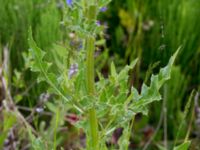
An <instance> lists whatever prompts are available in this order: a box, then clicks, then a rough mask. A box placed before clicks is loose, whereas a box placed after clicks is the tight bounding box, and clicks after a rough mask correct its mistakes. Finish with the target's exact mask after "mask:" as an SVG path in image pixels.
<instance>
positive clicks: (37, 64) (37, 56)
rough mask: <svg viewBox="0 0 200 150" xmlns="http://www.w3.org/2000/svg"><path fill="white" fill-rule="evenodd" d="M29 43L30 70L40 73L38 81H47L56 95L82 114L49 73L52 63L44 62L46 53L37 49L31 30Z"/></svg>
mask: <svg viewBox="0 0 200 150" xmlns="http://www.w3.org/2000/svg"><path fill="white" fill-rule="evenodd" d="M28 43H29V46H30V53H31V56H32V59H33V62H32V64H31V66H30V68H31V70H32V71H36V72H39V77H38V81H46V82H47V83H48V84H49V85H50V86H51V87H52V88H53V89H54V91H55V93H57V94H58V95H59V96H61V97H62V98H63V99H64V100H65V101H66V102H69V103H70V104H72V105H73V106H74V108H76V109H77V110H78V111H80V112H82V109H81V108H79V107H78V106H77V105H75V104H74V103H73V102H72V99H71V98H70V96H69V95H66V94H64V92H63V90H62V89H61V88H60V87H59V85H58V81H57V78H56V75H55V74H53V73H52V72H49V68H50V66H51V63H49V62H45V61H44V56H45V52H44V51H42V50H41V49H40V48H39V47H37V45H36V43H35V42H34V40H33V37H32V30H31V29H29V38H28Z"/></svg>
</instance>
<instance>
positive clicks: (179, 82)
mask: <svg viewBox="0 0 200 150" xmlns="http://www.w3.org/2000/svg"><path fill="white" fill-rule="evenodd" d="M64 4H65V3H64V1H62V0H54V1H53V0H51V1H50V0H20V1H17V0H9V1H8V0H7V1H5V0H0V49H1V50H0V53H1V54H0V56H1V58H0V66H2V65H3V61H4V59H5V58H4V57H5V56H4V51H5V47H7V49H8V51H9V56H8V57H9V63H8V64H9V70H8V71H7V78H8V81H9V86H10V88H11V91H12V95H13V96H15V97H14V100H15V102H16V104H20V105H23V106H26V107H32V106H34V105H35V104H37V99H38V97H39V96H40V95H41V94H42V93H44V92H45V90H46V87H45V86H46V85H43V84H39V85H37V84H36V81H35V75H34V74H33V73H31V72H30V71H29V70H28V69H27V63H28V62H29V60H26V58H27V57H26V52H27V51H28V44H27V42H28V41H27V35H28V33H27V32H28V28H29V27H30V26H31V27H32V28H33V34H34V38H35V40H36V42H37V44H38V45H39V47H41V48H42V49H44V50H45V51H51V50H52V49H53V43H64V42H65V40H66V35H65V33H64V29H63V28H62V20H63V11H62V9H63V7H64ZM199 8H200V1H199V0H179V1H177V0H157V1H151V0H113V1H112V2H111V4H110V5H109V7H108V10H107V11H106V12H104V13H101V14H100V16H99V19H100V20H101V22H103V23H105V24H107V26H108V28H107V30H106V33H105V37H106V38H107V41H106V47H107V48H106V49H105V50H104V51H107V52H108V54H109V55H106V54H104V55H101V56H100V57H103V58H104V59H102V60H105V59H106V63H105V62H104V63H103V64H104V66H101V67H100V68H99V69H101V70H102V71H105V70H107V69H106V68H107V66H109V62H110V61H111V60H114V61H115V62H116V64H118V69H119V68H121V67H123V66H124V65H125V64H127V63H129V62H131V61H132V60H133V59H135V58H139V59H140V61H139V63H138V64H137V68H136V69H135V70H134V72H133V75H134V77H133V79H132V80H133V81H132V82H133V84H134V85H135V86H136V87H137V88H138V89H139V88H140V85H141V83H142V81H145V82H147V83H148V81H149V74H151V73H154V72H156V71H157V70H158V68H160V66H164V65H166V63H167V62H168V60H169V58H170V56H171V55H172V54H173V53H174V52H175V51H176V50H177V49H178V47H179V46H181V47H182V48H181V53H180V54H179V56H178V60H177V63H176V64H177V66H175V67H174V69H173V72H172V79H171V80H170V81H169V82H168V83H167V84H166V86H165V87H164V89H163V95H164V99H166V100H165V101H166V107H167V129H168V130H167V131H168V132H167V133H168V140H169V141H173V140H174V139H175V137H176V132H177V129H178V124H179V123H180V122H181V121H182V119H183V111H184V105H185V103H186V101H187V99H188V97H189V95H190V92H191V91H192V90H193V89H196V90H198V89H199V88H200V61H199V60H200V19H199V17H198V16H199V14H200V9H199ZM105 74H106V72H105ZM27 89H28V90H27ZM24 91H25V92H24ZM1 95H4V94H3V93H1ZM0 101H1V100H0ZM162 108H163V107H162V104H161V103H155V104H153V105H151V108H150V112H149V113H150V114H149V117H140V116H139V117H138V121H137V122H136V125H135V127H134V129H135V130H136V135H134V138H135V139H134V140H133V141H134V142H136V143H137V144H136V147H140V145H141V141H145V140H147V139H143V136H144V135H145V132H144V131H143V130H144V129H146V127H152V128H155V127H156V125H157V124H158V120H159V118H160V114H161V112H162ZM188 121H189V118H187V120H185V123H184V127H183V129H182V130H181V135H180V137H179V138H180V139H183V138H184V136H185V133H186V130H187V127H188V124H187V122H188ZM163 128H164V125H162V126H161V128H160V130H159V132H158V134H157V136H156V141H162V140H163V138H162V136H161V135H162V134H163V133H162V132H163ZM194 129H195V128H194ZM193 132H194V133H195V136H196V134H197V133H196V131H195V130H194V131H193ZM134 144H135V143H133V145H134ZM142 145H144V144H142Z"/></svg>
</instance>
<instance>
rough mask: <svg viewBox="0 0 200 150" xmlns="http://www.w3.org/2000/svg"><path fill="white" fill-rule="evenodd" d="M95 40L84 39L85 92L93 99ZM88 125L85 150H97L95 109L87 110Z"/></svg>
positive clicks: (97, 137)
mask: <svg viewBox="0 0 200 150" xmlns="http://www.w3.org/2000/svg"><path fill="white" fill-rule="evenodd" d="M94 44H95V39H94V37H93V36H88V37H87V39H86V49H87V60H86V66H87V77H86V78H87V90H88V95H89V96H91V97H93V96H94V93H95V88H94V84H95V83H94V49H95V46H94ZM89 124H90V134H89V136H90V141H89V145H88V146H89V147H88V148H87V149H92V150H99V133H98V120H97V116H96V110H95V108H91V109H90V110H89Z"/></svg>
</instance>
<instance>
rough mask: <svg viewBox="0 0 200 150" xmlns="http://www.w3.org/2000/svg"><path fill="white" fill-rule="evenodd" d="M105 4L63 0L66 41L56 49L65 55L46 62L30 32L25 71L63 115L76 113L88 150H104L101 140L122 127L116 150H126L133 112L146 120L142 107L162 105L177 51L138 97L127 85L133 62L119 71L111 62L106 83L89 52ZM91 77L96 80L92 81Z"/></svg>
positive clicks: (98, 0)
mask: <svg viewBox="0 0 200 150" xmlns="http://www.w3.org/2000/svg"><path fill="white" fill-rule="evenodd" d="M108 3H109V0H77V1H72V0H66V6H65V10H64V20H63V22H62V25H63V26H64V29H65V31H64V32H65V33H66V35H70V36H69V37H67V38H66V41H65V47H64V48H63V47H62V48H61V49H65V50H66V51H65V52H63V53H62V54H61V55H59V56H58V57H57V58H59V59H56V60H53V59H52V60H51V61H49V60H47V59H46V56H47V55H48V53H46V52H45V51H43V50H41V49H40V48H39V47H38V46H37V45H36V43H35V42H34V40H33V38H32V31H31V30H30V31H29V39H28V42H29V47H30V50H29V52H30V53H29V56H30V58H31V60H32V63H31V66H30V68H31V70H32V71H34V72H37V73H38V78H37V79H38V82H41V81H44V82H46V83H47V84H49V87H50V88H49V92H51V93H54V94H55V95H57V97H58V99H61V100H63V103H64V105H65V106H66V107H68V111H72V112H75V113H76V115H77V116H78V118H79V119H78V121H77V122H76V123H75V124H74V125H75V126H76V127H77V128H81V129H83V130H84V132H85V134H86V143H87V144H86V149H87V150H106V149H108V148H107V146H106V141H107V140H108V138H109V137H110V135H112V133H113V131H114V130H115V129H117V128H119V127H122V128H124V130H123V134H122V136H121V138H120V140H119V142H120V144H119V148H120V149H121V150H125V149H128V145H129V137H130V130H131V128H132V124H133V123H134V116H135V115H136V114H137V113H142V114H145V115H146V114H147V113H148V109H147V106H148V105H149V104H150V103H152V102H154V101H158V100H161V95H160V93H159V90H160V88H161V87H162V85H163V84H164V82H165V81H167V80H169V79H170V74H171V68H172V65H173V63H174V61H175V58H176V56H177V54H178V51H177V52H176V53H175V54H174V55H173V56H172V57H171V58H170V60H169V63H168V65H167V66H166V67H164V68H162V69H161V70H160V71H159V73H158V74H157V75H152V76H151V81H150V85H149V86H147V85H146V84H143V85H142V88H141V92H138V91H137V89H136V88H134V87H133V86H131V87H130V84H129V83H128V81H129V75H128V73H129V71H130V70H131V69H133V68H134V66H135V65H136V63H137V59H136V60H134V61H133V62H132V63H130V64H129V65H126V66H125V67H124V68H123V69H122V70H121V71H120V72H117V71H116V67H115V64H114V63H112V64H111V66H110V68H111V69H110V75H109V76H108V78H105V77H104V76H103V75H102V74H101V73H100V72H98V71H96V70H95V67H94V64H95V59H94V52H95V49H96V46H95V44H96V39H97V35H99V34H102V32H103V26H101V25H99V24H97V23H96V22H97V15H98V13H99V12H101V11H105V10H106V9H105V8H106V5H107V4H108ZM77 41H78V42H77ZM70 43H71V44H70ZM76 44H78V45H80V44H81V46H77V45H76ZM58 47H59V46H58ZM53 55H55V56H56V55H57V52H54V53H53ZM95 77H98V80H97V81H95Z"/></svg>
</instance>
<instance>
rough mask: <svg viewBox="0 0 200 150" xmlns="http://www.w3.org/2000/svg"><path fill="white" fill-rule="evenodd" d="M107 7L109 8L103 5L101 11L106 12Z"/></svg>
mask: <svg viewBox="0 0 200 150" xmlns="http://www.w3.org/2000/svg"><path fill="white" fill-rule="evenodd" d="M107 9H108V8H107V7H101V8H100V11H101V12H105V11H106V10H107Z"/></svg>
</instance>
